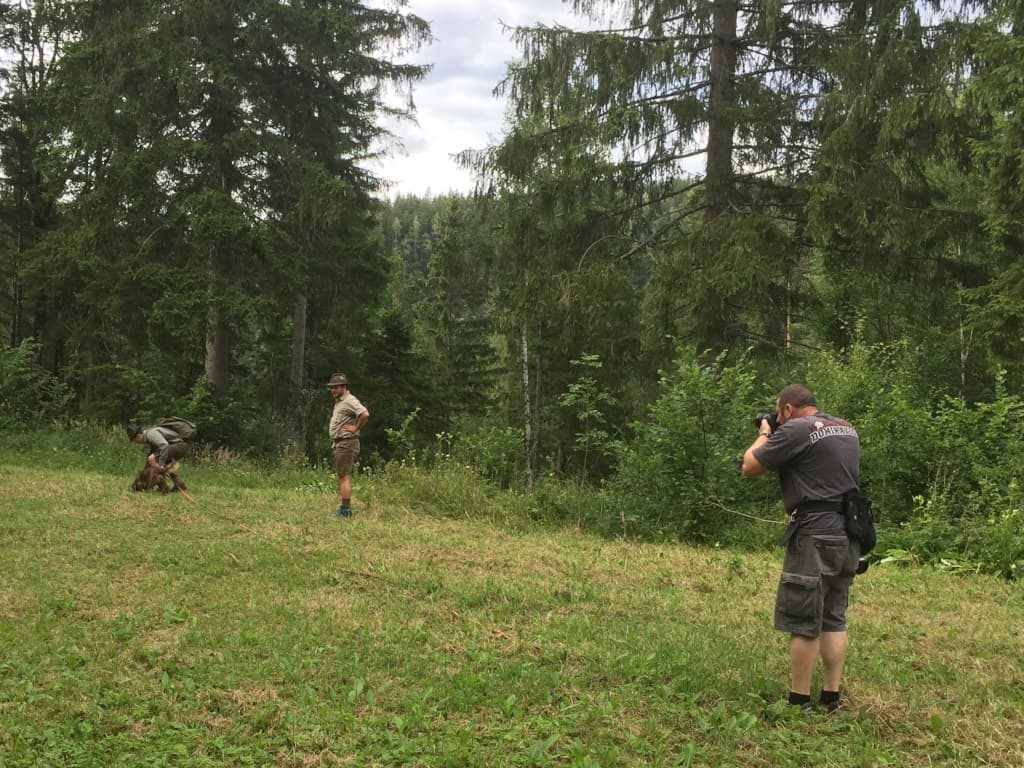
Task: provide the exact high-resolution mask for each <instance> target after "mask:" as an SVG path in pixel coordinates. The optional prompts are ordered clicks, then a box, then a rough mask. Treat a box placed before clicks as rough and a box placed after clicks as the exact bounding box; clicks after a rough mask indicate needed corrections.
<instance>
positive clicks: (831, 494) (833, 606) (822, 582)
mask: <svg viewBox="0 0 1024 768" xmlns="http://www.w3.org/2000/svg"><path fill="white" fill-rule="evenodd" d="M755 423H756V424H757V428H758V435H757V439H755V440H754V442H753V444H752V445H751V446H750V447H749V448H748V449H747V451H746V453H745V454H744V455H743V476H744V477H758V476H760V475H762V474H764V473H765V472H771V471H774V472H778V474H779V483H780V485H781V486H782V500H783V504H784V506H785V508H786V512H788V513H789V516H790V522H789V526H788V527H787V528H786V533H785V534H784V535H783V537H782V541H781V542H780V543H781V544H782V545H783V546H784V547H785V548H786V554H785V558H784V560H783V564H782V576H781V578H780V579H779V587H778V592H777V594H776V599H775V628H776V629H778V630H780V631H782V632H788V633H789V635H790V646H789V666H790V693H789V703H790V704H794V705H797V706H800V707H801V708H802V709H805V710H806V709H811V708H812V704H811V695H810V694H811V678H812V676H813V674H814V668H815V666H816V664H817V660H818V657H819V656H820V657H821V661H822V668H823V675H824V679H823V681H822V690H821V696H820V699H819V703H820V704H821V705H822V706H823V707H825V709H826V710H828V711H829V712H834V711H836V710H837V709H838V708H839V684H840V680H841V678H842V674H843V662H844V660H845V658H846V648H847V634H846V608H847V604H848V602H849V590H850V585H851V583H852V582H853V577H854V574H855V573H856V572H857V568H858V559H859V556H860V548H859V545H858V544H857V542H856V541H852V540H850V539H849V538H848V537H847V534H846V530H845V526H844V518H843V496H844V494H846V493H847V492H849V491H852V490H854V489H856V488H857V484H858V481H859V475H860V438H859V437H858V436H857V431H856V430H855V429H854V428H853V427H852V426H851V425H850V424H849V422H846V421H844V420H842V419H838V418H835V417H833V416H830V415H828V414H825V413H822V412H821V411H819V410H818V406H817V401H816V400H815V397H814V394H813V393H812V392H811V391H810V390H809V389H808V388H807V387H805V386H803V385H802V384H791V385H790V386H788V387H786V388H785V389H783V390H782V391H781V392H780V393H779V397H778V400H777V402H776V406H775V413H773V414H760V415H758V417H757V418H756V419H755Z"/></svg>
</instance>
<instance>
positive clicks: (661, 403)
mask: <svg viewBox="0 0 1024 768" xmlns="http://www.w3.org/2000/svg"><path fill="white" fill-rule="evenodd" d="M755 380H756V376H755V373H754V370H753V368H752V366H751V365H750V364H749V363H748V362H747V361H746V360H740V361H739V362H737V363H736V364H735V365H727V364H726V363H725V357H724V356H720V357H718V358H717V359H716V360H714V361H712V362H711V363H710V364H703V363H701V362H700V361H699V359H698V356H697V354H696V353H695V352H694V351H693V350H687V349H680V350H679V351H678V353H677V358H676V361H675V367H674V368H673V370H672V371H670V372H668V373H663V374H662V376H661V395H660V396H659V397H658V399H657V400H656V401H655V402H654V404H653V405H652V406H651V407H650V409H649V415H648V419H647V420H646V421H644V422H641V423H638V424H635V425H634V427H635V430H636V437H635V439H634V440H632V441H631V442H630V443H629V444H628V445H627V446H626V447H625V449H624V451H623V455H622V456H621V459H620V465H619V473H618V475H617V476H616V477H615V479H614V480H613V482H612V484H611V491H612V495H613V496H615V498H616V501H617V506H618V511H617V514H618V515H619V516H620V517H621V518H622V520H623V521H624V523H625V526H626V528H627V530H628V531H631V532H632V533H633V534H636V535H641V536H653V537H655V538H676V537H681V538H687V539H690V540H694V541H704V542H715V541H720V540H721V539H722V537H723V536H724V535H725V534H726V533H727V532H728V531H729V529H730V528H732V527H736V526H740V527H744V528H745V527H749V526H750V525H752V524H753V523H751V522H750V521H749V520H747V519H746V518H743V517H739V516H737V515H734V514H731V512H733V511H738V510H737V508H739V509H756V510H769V509H771V510H775V511H774V512H767V513H768V514H774V515H775V516H776V517H778V512H777V510H778V488H777V486H776V485H775V484H774V483H769V482H751V481H749V480H746V479H744V478H743V477H742V476H741V474H740V465H741V462H742V454H743V451H744V450H745V449H746V447H747V446H748V445H749V444H750V443H751V441H752V440H753V438H754V429H753V426H752V419H753V416H754V411H755V406H754V404H755V403H756V402H757V401H758V399H759V398H757V397H756V396H755Z"/></svg>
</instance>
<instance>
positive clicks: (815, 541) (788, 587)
mask: <svg viewBox="0 0 1024 768" xmlns="http://www.w3.org/2000/svg"><path fill="white" fill-rule="evenodd" d="M859 557H860V549H859V546H858V545H857V543H856V542H851V541H850V540H849V539H847V537H846V536H844V535H830V536H825V535H815V534H809V535H803V536H801V535H799V534H798V535H796V536H794V537H793V538H792V539H790V540H789V543H788V544H787V545H786V556H785V559H784V560H783V562H782V576H781V577H780V579H779V590H778V593H777V594H776V596H775V628H776V629H778V630H780V631H782V632H788V633H789V634H791V635H801V636H803V637H812V638H813V637H818V636H819V635H821V633H822V632H843V631H845V630H846V607H847V605H848V603H849V600H850V584H852V583H853V577H854V574H855V572H856V570H857V560H858V558H859Z"/></svg>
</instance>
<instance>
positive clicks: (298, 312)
mask: <svg viewBox="0 0 1024 768" xmlns="http://www.w3.org/2000/svg"><path fill="white" fill-rule="evenodd" d="M308 306H309V298H308V296H307V295H306V292H305V291H303V292H302V293H300V294H298V295H297V296H296V297H295V307H294V311H293V313H292V365H291V374H290V376H289V381H290V382H291V385H292V390H293V391H295V392H298V391H299V390H301V389H302V367H303V365H305V360H306V308H307V307H308Z"/></svg>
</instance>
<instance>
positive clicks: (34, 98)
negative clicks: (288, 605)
mask: <svg viewBox="0 0 1024 768" xmlns="http://www.w3.org/2000/svg"><path fill="white" fill-rule="evenodd" d="M572 5H573V7H574V9H575V10H576V11H577V12H578V13H580V14H589V15H591V16H592V17H593V18H592V21H591V22H590V23H589V24H588V25H586V26H587V28H588V29H589V30H590V31H575V30H572V29H567V28H545V27H535V28H522V29H515V30H512V31H511V34H513V35H514V37H515V39H516V41H517V42H518V43H519V45H520V50H521V54H522V55H521V59H520V60H519V61H517V62H516V63H514V64H513V65H511V66H510V67H509V69H508V73H507V77H506V79H505V80H504V81H503V82H502V83H499V84H496V85H497V89H498V91H499V92H500V93H502V94H504V95H506V96H507V97H508V100H509V104H510V109H509V116H508V126H507V131H506V133H505V135H504V137H503V138H502V140H501V141H500V142H499V143H498V144H497V145H495V146H493V147H489V148H486V149H483V150H480V151H467V152H466V153H465V155H464V156H463V157H462V158H461V159H462V162H464V163H465V164H466V165H467V166H469V167H472V168H474V169H475V170H476V171H477V172H478V174H479V179H480V183H479V189H478V191H477V193H476V194H474V195H472V196H466V197H463V196H455V195H452V196H443V197H432V198H417V197H401V198H398V199H396V200H393V201H389V202H384V201H382V200H381V199H380V198H379V197H378V196H379V194H380V192H381V187H380V180H379V179H376V178H375V177H374V176H373V174H372V173H370V172H368V171H367V170H366V166H365V161H366V160H368V159H369V158H370V157H371V156H372V155H374V153H377V152H380V151H386V141H387V138H388V137H387V135H386V132H385V130H384V129H383V127H382V126H383V123H384V118H385V117H390V116H399V117H401V116H411V115H412V113H413V107H412V104H413V102H412V93H413V90H412V89H413V86H414V85H415V83H416V81H417V80H418V79H420V78H421V77H422V76H423V74H424V73H425V69H424V68H423V67H421V66H417V65H410V64H405V63H402V62H403V57H404V55H405V54H406V53H407V52H408V51H410V50H412V49H414V48H415V47H417V46H418V45H420V44H422V43H424V42H426V41H427V40H429V34H430V33H429V25H428V24H427V23H426V22H425V21H424V20H422V19H419V18H417V17H416V16H414V15H411V14H409V13H408V12H407V11H406V9H405V8H404V6H403V5H402V4H394V5H388V6H378V5H370V4H366V3H362V2H352V1H348V2H338V1H337V0H319V1H318V2H313V1H310V2H304V3H289V4H282V3H277V2H269V1H268V0H232V1H231V2H220V1H218V2H213V1H212V0H201V1H199V2H196V1H194V0H193V1H192V2H161V3H156V2H148V1H144V2H137V3H133V4H131V5H130V7H123V4H120V3H110V2H106V1H105V0H94V1H92V2H25V1H23V2H3V3H0V45H2V46H3V49H4V57H3V61H4V63H5V69H4V71H3V84H4V90H3V95H2V100H0V162H2V169H3V186H2V189H0V275H2V280H3V289H2V292H0V325H2V326H3V328H4V331H5V337H6V343H5V344H4V345H3V347H2V349H0V430H6V431H16V430H17V431H24V430H33V429H40V428H53V426H54V425H58V426H59V427H60V428H63V429H74V430H82V433H81V434H82V439H83V440H86V439H88V434H89V430H93V431H95V430H96V429H101V430H102V429H107V430H110V429H120V428H122V427H123V425H124V424H126V423H127V422H129V421H133V420H141V421H143V422H146V421H152V420H156V419H158V418H160V417H162V416H165V415H169V414H171V413H174V414H175V415H179V416H184V417H186V418H190V419H192V420H194V421H196V422H197V423H198V424H199V425H200V431H201V439H202V443H203V450H204V451H207V452H210V453H213V452H220V453H221V454H223V453H224V452H225V451H230V452H240V453H245V454H249V455H251V456H252V457H254V458H258V459H261V460H268V461H278V460H281V458H282V457H286V458H287V459H288V460H294V459H295V458H296V457H301V458H302V460H303V461H310V462H313V463H321V462H323V461H324V459H325V456H326V454H327V452H328V450H329V444H328V440H327V436H326V428H325V425H326V420H327V414H328V412H329V408H330V400H329V398H328V396H327V393H326V390H325V387H324V384H325V382H326V380H327V378H328V377H329V375H330V374H331V373H332V372H335V371H344V372H345V373H346V374H347V375H348V376H349V378H350V380H351V381H352V389H353V391H354V392H355V393H356V394H357V395H358V396H359V397H360V398H361V399H362V400H363V402H364V403H366V404H367V406H368V407H369V408H370V410H371V412H372V413H373V420H372V422H371V426H370V428H369V429H367V431H366V435H365V438H364V449H363V456H362V463H363V466H364V467H365V468H374V469H386V468H388V467H393V466H397V465H401V464H402V463H405V464H406V465H408V464H416V465H418V466H419V467H426V468H428V469H429V468H435V469H437V470H438V471H440V470H441V469H442V468H443V470H444V471H445V472H451V471H458V472H461V473H465V474H467V475H469V476H472V477H473V478H475V480H476V482H478V483H479V484H480V486H481V487H483V488H485V489H486V490H487V492H489V493H514V494H523V495H524V497H525V498H526V502H525V503H526V504H527V505H528V506H529V507H530V508H531V509H532V510H533V512H534V513H536V514H541V515H544V516H548V517H550V518H551V519H554V520H564V521H565V522H567V523H571V524H574V525H578V526H580V527H584V528H587V529H590V530H593V531H596V532H599V533H602V534H606V535H610V536H636V537H643V538H650V539H657V540H678V539H686V540H690V541H694V542H699V543H712V544H745V545H760V544H764V543H766V542H768V541H770V540H771V539H772V538H773V537H775V536H776V535H777V533H778V527H777V526H772V525H770V524H767V523H763V522H759V521H756V520H751V519H750V518H751V517H755V518H762V519H774V520H779V519H781V514H780V509H779V503H778V500H777V490H776V488H775V487H774V485H773V484H772V483H767V482H761V483H751V482H747V481H744V480H742V478H741V477H740V476H739V468H738V459H739V457H740V455H741V453H742V451H743V449H744V448H745V447H746V446H747V445H748V444H749V443H750V441H751V440H752V439H753V437H754V434H755V432H754V429H753V425H752V419H753V416H754V414H755V413H756V412H758V411H765V410H770V409H771V408H772V407H773V401H774V394H775V393H776V392H777V391H778V389H779V388H780V387H781V386H783V385H784V384H786V383H789V382H791V381H804V382H806V383H807V384H808V385H809V386H810V387H811V388H812V389H813V390H814V391H815V392H816V393H817V394H818V397H819V403H820V404H821V405H822V407H823V409H825V410H827V411H829V412H832V413H834V414H836V415H839V416H842V417H845V418H847V419H850V420H851V421H852V422H853V423H854V424H855V425H856V426H857V428H858V431H859V433H860V435H861V439H862V446H863V472H862V475H863V481H864V485H865V487H866V488H867V490H868V491H869V493H870V494H871V495H872V496H873V497H874V499H875V501H876V505H877V507H878V509H879V511H880V512H881V515H882V519H881V526H882V544H881V545H880V548H879V553H878V554H879V556H884V557H889V558H893V559H907V560H920V561H926V562H931V563H935V564H936V565H937V566H939V567H944V568H954V569H961V568H970V569H982V570H986V571H990V572H993V573H998V574H1001V575H1004V576H1006V577H1009V578H1015V577H1017V576H1019V574H1020V572H1021V569H1022V568H1024V525H1022V522H1024V514H1022V511H1021V510H1022V506H1024V501H1022V496H1021V489H1020V484H1019V479H1018V474H1019V470H1018V468H1019V467H1020V466H1022V463H1024V427H1022V425H1024V420H1022V416H1024V399H1022V396H1024V391H1022V388H1024V354H1022V352H1024V260H1022V258H1021V245H1022V237H1024V229H1022V222H1024V216H1022V213H1024V176H1022V165H1024V116H1022V115H1021V111H1020V104H1021V103H1024V4H1022V3H1021V2H1019V1H1015V0H996V1H995V2H980V3H972V4H967V5H961V4H955V3H949V2H933V3H919V2H900V1H899V0H897V1H895V2H892V1H879V0H861V1H858V2H803V0H796V1H794V2H787V1H786V0H775V1H773V2H753V3H742V2H737V1H736V0H715V1H714V2H706V3H704V2H692V1H690V0H673V1H671V2H663V1H662V0H644V1H642V2H641V1H640V0H629V1H625V0H624V1H623V2H616V3H609V2H599V1H597V0H594V1H593V2H584V1H580V2H574V3H573V4H572ZM394 94H399V95H404V96H405V97H407V100H406V101H403V102H400V103H401V104H403V105H407V106H403V107H400V108H396V107H395V106H394V104H395V101H394V99H393V98H392V97H393V96H394ZM382 147H384V148H385V149H382ZM694 158H699V159H703V162H704V170H703V172H701V173H699V174H697V175H693V174H691V173H688V172H686V171H685V167H689V166H688V164H689V163H692V162H693V160H694Z"/></svg>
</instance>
